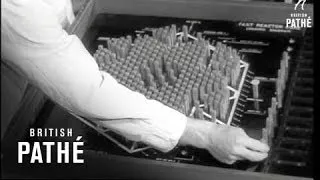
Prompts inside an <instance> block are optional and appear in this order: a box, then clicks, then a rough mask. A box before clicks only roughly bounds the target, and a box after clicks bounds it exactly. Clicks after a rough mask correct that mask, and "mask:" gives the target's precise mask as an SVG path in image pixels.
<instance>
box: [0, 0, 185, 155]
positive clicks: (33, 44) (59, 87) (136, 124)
mask: <svg viewBox="0 0 320 180" xmlns="http://www.w3.org/2000/svg"><path fill="white" fill-rule="evenodd" d="M1 11H2V18H1V20H2V21H1V39H2V40H1V51H2V54H1V56H2V59H6V60H8V61H10V62H12V63H13V64H14V65H17V66H18V67H19V68H20V70H22V72H24V73H25V74H26V76H27V77H28V79H29V80H30V81H31V82H33V83H34V84H35V85H37V86H38V87H39V88H40V89H41V90H42V91H43V92H45V93H46V94H47V95H48V96H49V97H50V98H51V99H53V100H55V101H56V102H57V103H58V104H60V105H61V106H63V107H65V108H66V109H68V110H70V111H72V112H74V113H76V114H79V115H82V116H85V117H89V118H100V119H122V118H136V119H126V120H113V121H104V122H103V124H104V125H105V126H106V127H108V128H110V129H112V130H114V131H116V132H119V133H121V134H122V135H124V136H126V137H127V138H129V139H131V140H136V141H142V142H145V143H146V144H149V145H151V146H153V147H155V148H157V149H159V150H161V151H169V150H171V149H172V148H173V147H174V146H176V144H177V143H178V141H179V139H180V137H181V135H182V133H183V131H184V129H185V126H186V121H187V120H186V116H185V115H183V114H181V113H180V112H178V111H175V110H173V109H171V108H169V107H167V106H165V105H163V104H162V103H160V102H158V101H155V100H148V99H147V98H145V97H144V96H143V95H141V94H140V93H137V92H133V91H131V90H129V89H128V88H126V87H124V86H123V85H121V84H119V83H117V81H116V80H115V79H114V78H113V77H111V76H110V75H109V74H107V73H105V72H101V71H99V68H98V65H97V64H96V62H95V60H94V59H93V57H92V56H91V55H90V54H89V52H88V51H87V50H86V49H85V47H84V46H83V44H82V42H81V41H80V39H79V38H78V37H77V36H75V35H68V34H67V33H66V32H65V31H64V30H63V28H62V26H61V24H60V23H59V18H58V17H57V16H55V13H54V12H53V11H52V9H51V7H50V6H49V5H48V4H47V3H44V2H43V1H41V0H2V1H1Z"/></svg>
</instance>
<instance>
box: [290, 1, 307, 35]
mask: <svg viewBox="0 0 320 180" xmlns="http://www.w3.org/2000/svg"><path fill="white" fill-rule="evenodd" d="M306 1H307V0H299V1H298V2H297V3H296V4H295V6H294V11H295V12H294V13H291V14H290V18H287V19H286V27H287V28H289V29H301V28H311V27H312V19H311V17H310V16H309V15H308V14H307V13H304V12H303V11H304V4H305V3H306ZM299 5H300V7H301V10H299V9H300V8H299Z"/></svg>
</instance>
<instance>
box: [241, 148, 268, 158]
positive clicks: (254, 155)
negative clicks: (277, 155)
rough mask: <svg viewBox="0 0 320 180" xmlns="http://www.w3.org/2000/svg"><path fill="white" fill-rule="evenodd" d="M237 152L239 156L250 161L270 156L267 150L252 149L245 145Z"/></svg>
mask: <svg viewBox="0 0 320 180" xmlns="http://www.w3.org/2000/svg"><path fill="white" fill-rule="evenodd" d="M237 153H238V156H240V157H242V158H244V159H248V160H250V161H262V160H264V159H265V158H266V157H267V156H268V153H266V152H257V151H251V150H249V149H247V148H245V147H243V148H240V149H239V150H238V152H237Z"/></svg>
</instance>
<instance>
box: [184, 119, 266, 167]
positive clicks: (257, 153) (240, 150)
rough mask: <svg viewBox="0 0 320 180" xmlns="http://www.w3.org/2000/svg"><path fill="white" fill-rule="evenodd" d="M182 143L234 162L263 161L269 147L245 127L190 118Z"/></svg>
mask: <svg viewBox="0 0 320 180" xmlns="http://www.w3.org/2000/svg"><path fill="white" fill-rule="evenodd" d="M180 144H182V145H191V146H195V147H198V148H203V149H207V150H208V151H209V152H210V153H211V154H212V155H213V156H214V157H215V158H216V159H218V160H219V161H221V162H223V163H227V164H233V163H234V162H236V161H237V160H243V159H247V160H250V161H261V160H263V159H265V158H266V157H267V156H268V151H269V147H268V146H267V145H266V144H263V143H261V142H260V141H258V140H255V139H252V138H250V137H249V136H248V135H247V134H246V133H245V132H244V130H243V129H241V128H236V127H232V126H226V125H218V124H215V123H211V122H208V121H204V120H194V119H191V118H189V119H188V122H187V126H186V129H185V131H184V133H183V135H182V137H181V138H180Z"/></svg>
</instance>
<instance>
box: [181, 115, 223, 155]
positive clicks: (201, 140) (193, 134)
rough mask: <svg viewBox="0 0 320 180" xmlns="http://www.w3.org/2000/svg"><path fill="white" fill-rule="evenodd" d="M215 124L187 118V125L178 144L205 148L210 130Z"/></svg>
mask: <svg viewBox="0 0 320 180" xmlns="http://www.w3.org/2000/svg"><path fill="white" fill-rule="evenodd" d="M215 126H217V124H215V123H212V122H209V121H205V120H197V119H193V118H187V125H186V128H185V130H184V132H183V134H182V136H181V138H180V141H179V144H180V145H190V146H194V147H197V148H202V149H207V147H208V144H209V142H210V131H212V130H214V128H215Z"/></svg>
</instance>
